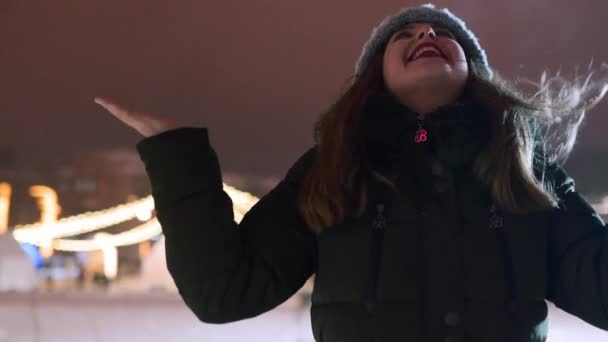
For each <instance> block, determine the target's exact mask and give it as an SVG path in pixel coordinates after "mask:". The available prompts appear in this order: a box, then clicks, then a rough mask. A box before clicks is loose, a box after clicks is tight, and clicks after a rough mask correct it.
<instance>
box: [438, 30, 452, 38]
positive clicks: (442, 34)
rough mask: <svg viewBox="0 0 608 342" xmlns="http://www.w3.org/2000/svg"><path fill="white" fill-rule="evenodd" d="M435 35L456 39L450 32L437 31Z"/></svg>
mask: <svg viewBox="0 0 608 342" xmlns="http://www.w3.org/2000/svg"><path fill="white" fill-rule="evenodd" d="M435 33H437V34H438V35H441V36H446V37H449V38H454V35H453V34H452V32H450V31H449V30H445V29H437V30H435Z"/></svg>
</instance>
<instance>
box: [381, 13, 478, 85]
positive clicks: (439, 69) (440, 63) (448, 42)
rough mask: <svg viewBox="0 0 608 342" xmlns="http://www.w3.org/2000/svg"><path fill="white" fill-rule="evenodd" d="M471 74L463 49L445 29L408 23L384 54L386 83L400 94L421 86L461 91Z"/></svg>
mask: <svg viewBox="0 0 608 342" xmlns="http://www.w3.org/2000/svg"><path fill="white" fill-rule="evenodd" d="M468 72H469V68H468V64H467V60H466V57H465V54H464V51H463V49H462V47H461V46H460V44H459V43H458V42H457V41H456V39H455V38H454V36H453V35H452V33H451V32H450V31H449V30H447V29H445V28H442V27H441V26H437V25H432V24H427V23H416V24H408V25H406V26H405V27H403V28H402V29H400V30H397V31H396V32H395V33H394V34H393V35H392V36H391V38H390V40H389V41H388V44H387V46H386V49H385V51H384V60H383V76H384V81H385V83H386V86H387V88H388V89H389V90H390V91H391V92H392V93H393V94H396V95H399V94H405V95H406V94H408V93H412V91H413V90H416V88H418V87H421V88H420V89H443V90H447V91H450V92H459V91H461V90H462V89H464V85H465V83H466V80H467V77H468Z"/></svg>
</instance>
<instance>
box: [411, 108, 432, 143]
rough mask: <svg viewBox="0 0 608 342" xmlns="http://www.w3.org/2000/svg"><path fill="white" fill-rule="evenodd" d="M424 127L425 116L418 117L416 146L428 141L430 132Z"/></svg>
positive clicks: (415, 137)
mask: <svg viewBox="0 0 608 342" xmlns="http://www.w3.org/2000/svg"><path fill="white" fill-rule="evenodd" d="M423 125H424V116H422V115H419V116H418V130H417V131H416V135H415V136H414V142H415V143H416V144H419V143H423V142H426V141H427V140H428V136H429V135H428V132H427V131H426V129H424V127H423Z"/></svg>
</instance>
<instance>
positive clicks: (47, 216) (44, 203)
mask: <svg viewBox="0 0 608 342" xmlns="http://www.w3.org/2000/svg"><path fill="white" fill-rule="evenodd" d="M30 195H31V196H32V197H34V198H36V199H37V201H36V202H37V203H38V208H39V209H40V221H39V223H40V224H42V225H47V226H48V225H51V224H54V223H55V222H57V219H58V218H59V214H60V213H61V207H60V206H59V203H58V202H59V201H58V199H57V192H56V191H55V190H53V189H52V188H50V187H48V186H45V185H34V186H31V187H30ZM38 237H39V239H40V254H41V255H42V257H43V258H50V257H51V256H53V236H51V235H49V234H48V233H47V232H41V233H40V234H39V235H38Z"/></svg>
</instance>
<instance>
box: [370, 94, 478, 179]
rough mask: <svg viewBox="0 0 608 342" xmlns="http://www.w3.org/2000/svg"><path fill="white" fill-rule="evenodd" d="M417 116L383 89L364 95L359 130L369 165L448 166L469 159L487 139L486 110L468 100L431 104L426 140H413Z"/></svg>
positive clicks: (425, 125) (382, 167) (382, 168)
mask: <svg viewBox="0 0 608 342" xmlns="http://www.w3.org/2000/svg"><path fill="white" fill-rule="evenodd" d="M419 125H420V121H419V120H418V114H417V113H415V112H413V111H412V110H410V109H409V108H407V107H406V106H403V105H402V104H401V103H400V102H399V101H398V100H397V98H396V97H395V96H393V95H391V94H389V93H387V92H383V93H380V94H377V95H374V96H372V97H370V98H369V99H368V101H367V103H366V105H365V107H364V111H363V118H362V129H361V134H362V138H363V141H364V144H363V145H364V150H365V154H366V156H367V160H368V161H369V162H370V164H371V166H372V167H373V168H375V169H377V170H379V171H381V172H387V171H388V172H390V171H391V170H394V169H395V167H398V166H399V165H402V164H403V163H408V164H411V163H412V162H413V163H419V162H422V161H423V160H425V159H429V158H437V159H439V160H440V161H442V162H443V163H444V164H445V166H447V167H448V168H451V169H455V168H459V167H462V166H464V165H466V164H468V163H469V162H471V161H472V160H473V159H474V158H475V156H476V155H477V154H478V153H479V151H480V150H481V148H482V147H483V145H484V144H485V143H486V142H487V141H488V139H489V136H490V134H489V132H490V129H489V123H488V116H487V113H486V112H485V111H484V110H483V109H482V108H481V106H479V105H477V104H476V103H475V102H473V101H472V100H469V99H466V98H463V99H461V100H459V101H458V102H456V103H453V104H449V105H445V106H442V107H439V108H437V109H436V110H435V111H433V112H432V113H428V114H427V115H425V117H424V120H423V121H422V125H423V128H424V129H425V130H426V131H427V132H428V140H427V141H426V142H424V143H415V142H414V137H415V134H416V131H417V130H418V129H419V127H420V126H419Z"/></svg>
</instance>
